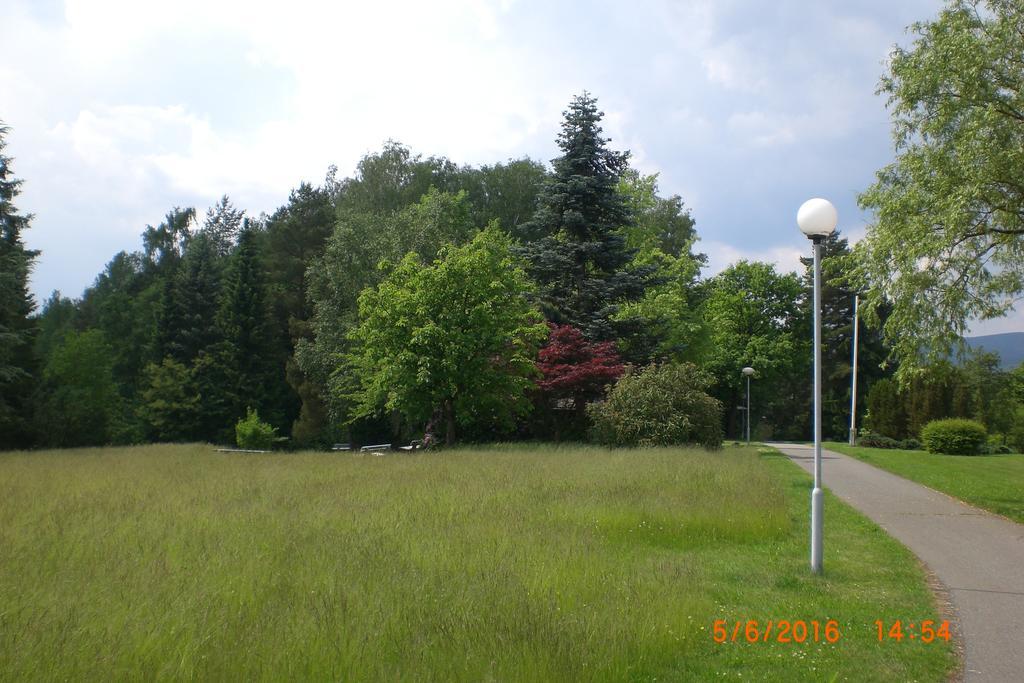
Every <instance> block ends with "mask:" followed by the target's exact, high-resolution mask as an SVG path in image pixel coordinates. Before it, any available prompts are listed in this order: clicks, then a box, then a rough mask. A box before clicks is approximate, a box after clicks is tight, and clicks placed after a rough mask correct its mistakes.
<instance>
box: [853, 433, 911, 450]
mask: <svg viewBox="0 0 1024 683" xmlns="http://www.w3.org/2000/svg"><path fill="white" fill-rule="evenodd" d="M857 445H858V446H864V447H865V448H899V447H900V442H899V441H897V440H896V439H890V438H889V437H888V436H882V435H881V434H869V435H867V436H862V437H861V438H859V439H857Z"/></svg>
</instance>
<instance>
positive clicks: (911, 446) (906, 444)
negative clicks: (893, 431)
mask: <svg viewBox="0 0 1024 683" xmlns="http://www.w3.org/2000/svg"><path fill="white" fill-rule="evenodd" d="M900 448H901V449H903V450H905V451H919V450H921V442H920V441H918V440H917V439H903V441H900Z"/></svg>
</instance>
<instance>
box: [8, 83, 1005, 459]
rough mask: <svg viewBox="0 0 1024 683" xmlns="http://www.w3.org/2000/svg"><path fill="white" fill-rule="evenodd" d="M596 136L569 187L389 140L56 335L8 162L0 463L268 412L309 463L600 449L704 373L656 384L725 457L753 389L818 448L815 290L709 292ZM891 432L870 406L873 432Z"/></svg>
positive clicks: (720, 286)
mask: <svg viewBox="0 0 1024 683" xmlns="http://www.w3.org/2000/svg"><path fill="white" fill-rule="evenodd" d="M601 117H602V114H601V112H600V111H598V108H597V103H596V100H595V99H594V98H593V97H591V96H589V95H587V94H584V95H582V96H580V97H577V98H575V99H574V100H573V102H572V103H571V104H570V106H569V108H568V109H567V111H566V112H565V118H564V120H563V123H562V131H561V133H560V135H559V138H558V144H559V147H560V149H561V152H562V154H561V156H559V157H558V158H557V159H555V160H553V162H552V168H551V169H550V170H549V169H548V167H547V166H545V165H544V164H541V163H538V162H536V161H533V160H530V159H518V160H510V161H507V162H502V163H496V164H493V165H485V166H481V167H471V166H460V165H457V164H456V163H454V162H452V161H450V160H448V159H445V158H438V157H428V158H424V157H422V156H418V155H414V154H413V153H412V152H411V151H410V150H409V149H408V148H406V147H404V146H402V145H401V144H398V143H395V142H389V143H387V144H386V145H385V146H384V148H383V149H382V150H381V151H380V152H378V153H374V154H370V155H367V156H366V157H364V158H363V159H362V160H361V161H360V163H359V165H358V167H357V170H356V173H355V175H354V176H353V177H350V178H344V179H338V178H337V174H336V172H335V170H334V169H333V168H332V169H331V170H330V171H329V172H328V174H327V177H326V178H325V180H324V181H323V182H322V183H321V184H319V185H313V184H308V183H303V184H301V185H300V186H299V187H298V188H297V189H295V190H293V191H292V193H291V194H290V196H289V198H288V201H287V203H286V204H285V205H284V206H282V207H280V208H279V209H277V210H276V211H275V212H273V213H272V214H271V215H269V216H267V215H261V216H250V215H247V214H246V212H245V211H243V210H242V209H240V208H238V207H236V206H234V205H233V204H232V202H231V201H230V199H229V198H228V197H224V198H222V199H221V200H220V201H219V202H218V203H217V204H216V205H215V206H213V207H212V208H210V209H209V210H207V211H206V213H205V214H204V215H200V214H198V213H197V212H196V211H195V210H194V209H192V208H184V209H183V208H174V209H172V210H171V211H170V212H168V214H167V215H166V217H165V219H164V221H163V222H162V223H160V224H159V225H158V226H156V227H153V226H147V227H146V228H145V230H144V231H143V234H142V250H141V251H136V252H132V253H128V252H121V253H119V254H117V255H115V256H114V258H113V259H111V261H110V262H109V263H108V264H107V266H106V268H105V269H104V271H103V272H102V273H101V274H100V275H99V276H98V277H97V278H96V281H95V282H94V283H93V285H92V286H91V287H89V288H88V289H87V290H86V291H85V292H84V294H83V295H82V296H81V297H80V298H78V299H69V298H66V297H63V296H61V295H60V294H59V293H56V292H55V293H54V294H53V295H52V296H51V297H50V298H49V299H48V300H47V301H46V302H44V304H43V305H42V308H41V310H40V311H39V312H37V313H33V309H34V302H33V301H32V300H31V297H30V296H29V294H28V291H27V275H28V272H29V270H30V267H31V263H32V260H33V259H34V258H35V257H36V254H34V253H32V252H30V251H28V250H26V249H25V248H24V245H23V244H22V242H21V237H20V234H21V231H22V230H23V229H25V228H26V227H27V226H28V219H27V217H24V216H21V215H20V214H18V212H17V210H16V208H15V207H14V205H13V200H14V198H15V197H16V195H17V188H18V183H19V182H20V181H18V180H14V179H13V177H11V171H10V169H9V164H8V161H9V160H8V159H7V158H5V157H3V156H2V154H0V161H2V164H3V165H2V166H0V189H2V191H3V195H2V201H3V208H2V213H0V218H2V219H3V221H4V233H3V249H4V251H3V252H2V254H0V256H2V258H3V259H4V261H3V263H4V266H3V268H4V270H3V276H4V279H3V281H2V284H0V287H2V295H3V299H2V300H0V335H3V340H4V345H3V351H2V355H0V386H2V390H3V396H2V402H0V443H2V445H3V446H4V447H31V446H76V445H98V444H106V443H137V442H143V441H192V440H203V441H211V442H229V441H231V440H232V439H233V428H234V425H235V423H236V422H237V421H238V420H239V419H240V418H242V417H244V416H245V415H246V411H247V409H248V408H254V409H256V411H257V412H258V414H259V416H260V417H261V418H262V419H264V420H265V421H267V422H269V423H270V424H272V425H274V426H275V427H277V428H278V431H279V433H281V434H283V435H287V436H288V437H289V438H290V443H291V444H293V445H294V446H296V447H315V446H322V445H325V444H330V443H332V442H336V441H350V442H354V443H370V442H380V441H391V442H398V441H403V440H408V439H410V438H419V437H420V436H421V435H422V434H423V433H424V432H425V431H432V432H434V433H436V434H438V435H439V436H440V437H442V438H446V439H448V440H449V441H454V440H456V439H465V440H480V441H483V440H494V439H516V438H540V439H550V438H557V439H582V438H587V436H588V435H589V434H591V433H592V432H591V430H590V427H591V424H590V421H591V419H592V417H591V416H592V412H591V413H588V411H587V410H586V407H587V404H589V403H591V402H593V401H596V400H600V399H602V398H603V397H604V395H605V392H606V391H607V389H608V387H609V386H611V385H612V384H614V383H615V381H616V380H617V379H618V378H619V377H620V376H622V375H623V373H624V372H626V370H627V368H628V367H630V366H633V367H637V368H640V367H643V366H649V365H661V366H664V365H680V364H691V365H692V366H694V368H693V370H692V371H690V370H687V371H684V372H681V373H676V374H672V373H668V374H665V373H662V374H661V375H658V376H666V377H667V376H673V377H674V376H679V377H693V378H698V377H701V378H704V379H694V380H693V382H695V383H697V384H700V386H701V387H702V390H703V388H704V387H706V390H707V393H709V394H710V395H711V396H712V397H713V398H714V399H716V400H717V402H718V405H719V407H720V410H719V414H720V416H721V424H720V427H721V430H722V431H723V432H724V433H725V434H726V435H728V436H739V435H740V434H741V433H742V423H743V413H742V412H741V410H740V409H739V408H740V406H742V405H744V404H745V391H746V389H745V383H744V378H743V376H742V374H741V372H740V370H741V368H743V367H744V366H748V365H749V366H752V367H754V368H755V369H756V372H757V374H756V375H755V379H754V381H753V383H752V405H753V411H752V412H753V427H754V429H753V434H754V436H755V438H759V439H761V438H782V439H804V438H807V437H808V435H809V434H810V415H811V404H810V401H811V394H810V376H811V367H810V358H811V349H810V338H811V335H810V328H811V311H810V279H809V268H808V269H807V270H806V272H805V273H803V274H801V275H798V274H792V273H788V274H787V273H779V272H777V270H776V269H775V268H774V267H773V266H772V265H770V264H764V263H756V262H745V261H741V262H739V263H737V264H734V265H733V266H730V267H729V268H727V269H726V270H724V271H723V272H721V273H719V274H718V275H716V276H714V277H711V278H703V279H702V278H701V270H702V268H703V267H704V265H705V262H706V259H705V257H704V255H703V254H700V253H699V252H698V251H697V234H696V231H695V222H694V219H693V217H692V216H691V214H690V212H689V210H688V209H687V208H686V207H685V205H684V203H683V201H682V199H681V198H680V197H678V196H670V197H664V196H662V195H661V194H660V193H659V188H658V185H657V177H656V176H644V175H642V174H640V173H638V172H637V171H635V170H634V169H632V168H630V166H629V155H628V153H624V152H616V151H613V150H612V149H610V148H609V147H608V144H607V143H608V142H609V141H608V140H607V139H605V138H603V137H602V134H601V128H600V121H601ZM4 133H6V131H3V132H2V133H0V145H2V143H3V134H4ZM0 152H2V146H0ZM849 254H850V252H849V248H848V245H847V243H846V241H845V240H844V239H842V238H841V237H840V236H838V235H834V236H833V237H832V238H830V239H829V240H828V242H827V243H826V245H825V255H826V260H825V264H826V270H825V273H826V286H825V289H824V292H823V324H824V334H825V341H826V344H825V349H824V357H825V387H824V390H825V424H824V427H825V434H826V436H827V437H831V438H837V439H841V438H845V435H846V433H847V429H848V425H849V401H850V394H849V386H850V357H851V353H850V352H851V339H852V327H851V325H852V313H853V311H852V305H853V295H852V292H851V291H849V290H848V289H846V288H844V286H843V285H842V284H841V283H842V282H843V281H844V279H843V278H844V277H845V275H846V273H847V271H848V269H849V267H850V255H849ZM860 354H861V366H860V382H861V384H860V386H861V387H862V394H861V403H862V407H861V413H860V414H861V415H863V414H864V413H863V410H864V408H865V407H867V406H866V404H867V403H868V399H867V396H868V395H869V392H870V395H871V396H872V397H877V396H881V395H882V392H883V391H884V388H885V387H887V386H891V384H887V383H886V380H885V378H886V377H887V376H888V375H889V373H891V368H890V369H889V370H885V369H883V368H882V362H883V360H884V359H885V358H886V356H887V350H886V349H885V348H883V346H882V344H881V342H880V340H879V337H878V336H877V334H874V333H873V332H871V331H870V330H866V329H864V328H862V329H861V348H860ZM992 372H995V371H994V370H993V371H992ZM655 374H656V373H655ZM650 376H652V377H653V376H655V375H654V374H651V375H650ZM993 376H994V375H993ZM986 381H988V380H986ZM635 384H636V382H632V383H631V384H630V386H633V385H635ZM873 387H874V388H873ZM878 387H882V388H881V389H879V388H878ZM689 388H691V389H692V387H689ZM899 400H902V399H899ZM979 400H980V399H979ZM623 402H624V404H629V403H630V401H629V400H628V399H624V400H623ZM989 404H991V401H989V402H988V403H986V404H985V405H989ZM701 405H705V404H703V403H701ZM875 405H876V404H872V406H875ZM877 405H878V406H881V405H882V404H881V403H878V404H877ZM958 405H959V404H958ZM975 405H981V404H980V403H978V404H975V403H972V404H971V406H972V407H971V408H970V410H974V409H975V408H974V406H975ZM887 410H888V409H883V408H880V407H872V422H873V423H877V424H879V425H880V424H882V423H881V422H879V421H878V420H879V419H880V418H878V417H876V416H880V415H881V414H882V412H885V411H887ZM965 410H966V408H965ZM954 412H955V411H954ZM705 413H706V414H710V413H707V411H705ZM972 416H974V415H972ZM898 424H899V425H901V427H900V429H912V428H913V425H915V424H916V422H915V421H914V420H912V419H910V418H907V419H905V420H903V421H902V422H899V423H898ZM1000 424H1002V423H1000ZM903 425H905V426H903ZM993 425H995V423H994V422H993ZM885 429H890V427H885ZM891 429H893V430H894V431H895V430H896V428H895V427H893V428H891ZM892 436H899V435H898V434H892Z"/></svg>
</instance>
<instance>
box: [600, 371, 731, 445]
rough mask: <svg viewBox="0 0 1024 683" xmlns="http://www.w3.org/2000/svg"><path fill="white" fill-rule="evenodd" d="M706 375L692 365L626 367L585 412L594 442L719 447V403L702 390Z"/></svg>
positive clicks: (720, 426) (720, 423)
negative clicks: (602, 398) (590, 421)
mask: <svg viewBox="0 0 1024 683" xmlns="http://www.w3.org/2000/svg"><path fill="white" fill-rule="evenodd" d="M710 385H711V378H710V377H708V376H707V375H706V374H704V373H703V372H701V371H700V370H698V369H697V367H696V366H695V365H693V364H692V363H683V364H665V365H657V364H654V365H649V366H647V367H646V368H644V369H643V370H642V371H640V372H636V371H635V370H633V369H632V368H630V369H629V370H627V371H626V374H625V375H623V377H622V378H621V379H620V380H619V381H618V382H616V383H615V385H614V386H612V387H611V388H610V389H609V390H608V394H607V398H606V400H605V401H603V402H601V403H593V404H591V405H590V406H588V407H587V412H588V413H589V414H590V418H591V419H592V420H593V428H592V430H591V434H592V436H593V438H594V440H595V441H597V442H599V443H603V444H607V445H611V446H669V445H676V444H690V443H697V444H700V445H702V446H704V447H706V448H720V447H721V446H722V404H721V403H719V402H718V400H716V399H714V398H712V397H710V396H708V395H707V393H706V391H705V390H706V389H707V388H708V386H710Z"/></svg>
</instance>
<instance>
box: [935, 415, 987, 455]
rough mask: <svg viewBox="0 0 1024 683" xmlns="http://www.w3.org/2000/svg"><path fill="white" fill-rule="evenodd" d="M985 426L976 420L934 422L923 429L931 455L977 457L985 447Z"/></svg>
mask: <svg viewBox="0 0 1024 683" xmlns="http://www.w3.org/2000/svg"><path fill="white" fill-rule="evenodd" d="M986 439H987V434H986V433H985V426H984V425H983V424H981V423H980V422H976V421H974V420H962V419H949V420H932V421H931V422H929V423H928V424H926V425H925V426H924V428H923V429H921V441H923V442H924V447H925V448H926V449H928V452H929V453H946V454H949V455H977V454H978V453H980V452H981V450H982V446H984V445H985V443H986Z"/></svg>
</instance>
